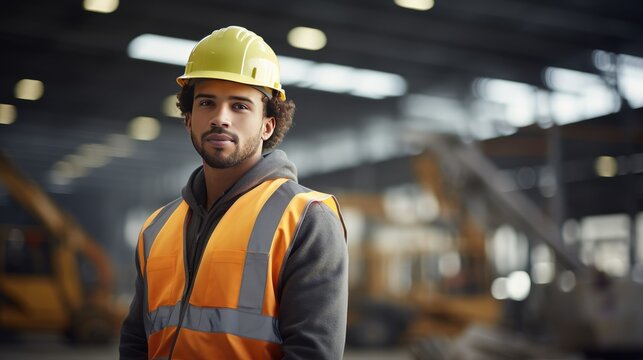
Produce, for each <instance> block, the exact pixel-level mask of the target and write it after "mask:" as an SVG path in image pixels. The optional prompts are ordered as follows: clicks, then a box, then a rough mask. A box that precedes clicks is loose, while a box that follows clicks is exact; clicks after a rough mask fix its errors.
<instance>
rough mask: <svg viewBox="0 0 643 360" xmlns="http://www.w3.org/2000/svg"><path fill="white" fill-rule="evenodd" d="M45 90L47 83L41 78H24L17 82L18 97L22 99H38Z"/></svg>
mask: <svg viewBox="0 0 643 360" xmlns="http://www.w3.org/2000/svg"><path fill="white" fill-rule="evenodd" d="M44 92H45V85H44V84H43V83H42V81H40V80H33V79H22V80H20V81H18V82H17V83H16V87H15V95H16V98H18V99H22V100H38V99H40V98H41V97H42V94H43V93H44Z"/></svg>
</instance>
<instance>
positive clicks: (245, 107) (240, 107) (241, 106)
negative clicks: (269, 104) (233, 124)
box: [232, 103, 250, 110]
mask: <svg viewBox="0 0 643 360" xmlns="http://www.w3.org/2000/svg"><path fill="white" fill-rule="evenodd" d="M232 108H233V109H235V110H249V109H250V108H249V107H248V105H246V104H244V103H234V104H233V105H232Z"/></svg>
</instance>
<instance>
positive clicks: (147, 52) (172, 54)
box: [127, 34, 197, 66]
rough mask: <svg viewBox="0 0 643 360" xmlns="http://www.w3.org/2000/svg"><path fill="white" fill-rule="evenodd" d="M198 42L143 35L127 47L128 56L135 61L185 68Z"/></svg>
mask: <svg viewBox="0 0 643 360" xmlns="http://www.w3.org/2000/svg"><path fill="white" fill-rule="evenodd" d="M196 44H197V42H196V41H192V40H183V39H177V38H172V37H167V36H161V35H154V34H143V35H139V36H137V37H136V38H134V40H132V41H131V42H130V43H129V45H128V46H127V54H128V55H129V56H130V57H131V58H134V59H141V60H149V61H156V62H162V63H166V64H172V65H181V66H185V64H186V63H187V61H188V57H189V56H190V52H191V51H192V48H193V47H194V46H195V45H196Z"/></svg>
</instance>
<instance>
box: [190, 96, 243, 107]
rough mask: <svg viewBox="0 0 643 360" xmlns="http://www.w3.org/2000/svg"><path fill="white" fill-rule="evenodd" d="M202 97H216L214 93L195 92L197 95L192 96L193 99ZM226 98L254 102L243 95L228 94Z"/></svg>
mask: <svg viewBox="0 0 643 360" xmlns="http://www.w3.org/2000/svg"><path fill="white" fill-rule="evenodd" d="M202 98H205V99H216V98H217V97H216V95H211V94H197V95H195V96H194V99H195V100H196V99H202ZM228 99H232V100H239V101H246V102H249V103H250V104H252V105H254V102H253V101H252V100H251V99H250V98H247V97H245V96H238V95H232V96H228Z"/></svg>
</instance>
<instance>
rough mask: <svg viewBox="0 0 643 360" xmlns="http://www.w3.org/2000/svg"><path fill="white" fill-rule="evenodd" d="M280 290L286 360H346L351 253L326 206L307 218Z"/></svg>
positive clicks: (314, 209) (312, 209)
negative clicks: (345, 343)
mask: <svg viewBox="0 0 643 360" xmlns="http://www.w3.org/2000/svg"><path fill="white" fill-rule="evenodd" d="M280 289H281V292H280V304H279V332H280V334H281V337H282V339H283V351H284V359H287V360H294V359H306V360H311V359H324V360H339V359H342V357H343V353H344V342H345V339H346V313H347V307H348V252H347V248H346V241H345V239H344V231H343V228H342V225H341V223H340V222H339V219H337V216H335V215H334V214H333V212H332V211H331V210H330V209H328V207H326V205H324V204H312V205H311V207H310V209H309V210H308V212H307V213H306V215H305V218H304V219H303V220H302V224H301V228H300V229H299V231H298V233H297V234H296V237H295V239H294V240H293V245H292V249H291V251H290V255H289V257H288V259H287V262H286V265H285V266H284V270H283V273H282V275H281V286H280Z"/></svg>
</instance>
